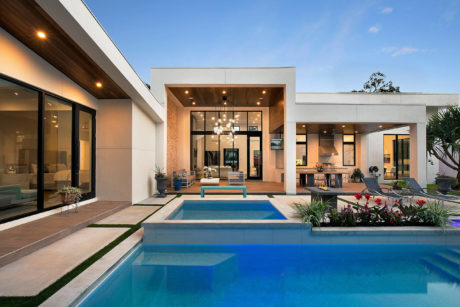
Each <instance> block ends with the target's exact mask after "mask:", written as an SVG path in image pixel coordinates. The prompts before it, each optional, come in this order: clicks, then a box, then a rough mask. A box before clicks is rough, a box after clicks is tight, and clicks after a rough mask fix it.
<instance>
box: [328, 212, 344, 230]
mask: <svg viewBox="0 0 460 307" xmlns="http://www.w3.org/2000/svg"><path fill="white" fill-rule="evenodd" d="M329 224H330V225H331V226H341V225H342V218H341V217H340V215H339V212H338V211H337V210H336V209H331V210H330V211H329Z"/></svg>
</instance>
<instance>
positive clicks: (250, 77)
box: [151, 67, 296, 194]
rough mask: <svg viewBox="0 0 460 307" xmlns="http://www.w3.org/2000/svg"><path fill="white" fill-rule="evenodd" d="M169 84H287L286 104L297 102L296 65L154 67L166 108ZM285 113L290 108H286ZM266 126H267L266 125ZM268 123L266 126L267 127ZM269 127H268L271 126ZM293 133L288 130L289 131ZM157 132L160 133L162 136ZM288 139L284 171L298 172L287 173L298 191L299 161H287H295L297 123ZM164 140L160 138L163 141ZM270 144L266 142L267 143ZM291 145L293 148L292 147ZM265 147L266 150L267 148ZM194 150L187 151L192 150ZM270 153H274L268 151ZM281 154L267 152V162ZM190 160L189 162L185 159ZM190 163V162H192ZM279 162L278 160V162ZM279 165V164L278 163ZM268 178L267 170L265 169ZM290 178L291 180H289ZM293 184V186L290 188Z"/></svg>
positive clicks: (155, 85) (155, 86)
mask: <svg viewBox="0 0 460 307" xmlns="http://www.w3.org/2000/svg"><path fill="white" fill-rule="evenodd" d="M166 85H176V86H186V85H228V86H231V85H278V86H285V95H286V96H285V105H288V104H290V105H294V104H295V68H294V67H281V68H277V67H275V68H269V67H267V68H152V69H151V92H152V94H153V95H154V96H155V97H156V98H157V99H158V101H159V103H160V104H161V105H163V106H164V107H165V108H166V104H167V95H166ZM285 116H287V114H286V110H285ZM291 125H292V123H291ZM265 126H266V125H265ZM265 126H264V129H265ZM267 128H268V127H267ZM289 131H290V132H291V133H287V132H289ZM158 133H159V134H160V135H161V137H163V138H164V139H165V140H164V142H163V146H164V148H166V143H165V142H166V137H165V136H166V135H165V132H160V131H159V132H158ZM158 133H157V135H158ZM287 138H290V139H291V143H292V141H293V145H292V144H291V145H288V144H287V142H285V147H286V149H285V152H290V157H288V156H285V157H284V162H283V164H284V172H285V174H287V172H290V173H291V174H293V175H294V177H293V178H292V176H287V175H285V186H286V193H288V194H295V184H296V182H295V172H296V168H295V163H294V164H293V166H291V165H290V164H287V163H286V161H287V160H288V159H291V160H292V161H295V124H294V127H290V128H286V130H285V140H286V139H287ZM159 141H160V140H159ZM267 141H268V143H265V142H267ZM263 146H265V147H267V146H269V138H265V140H264V144H263ZM288 147H289V148H290V150H288ZM264 150H265V149H264ZM189 152H190V150H189V149H188V150H187V153H189ZM268 155H269V156H270V154H268ZM166 159H167V157H166V156H164V158H161V157H159V156H158V157H157V163H158V164H159V165H162V166H163V167H165V166H166V165H167V163H166ZM277 160H278V157H275V158H270V159H268V160H267V159H266V155H265V152H264V156H263V163H264V164H265V163H267V162H268V161H270V162H274V161H277ZM185 163H186V162H185ZM188 163H189V162H188ZM275 164H278V163H275ZM278 166H279V165H278ZM273 177H275V178H273V179H276V178H281V171H280V172H278V171H276V170H275V175H274V176H273ZM264 178H265V171H264ZM288 181H290V182H288ZM288 187H289V188H288Z"/></svg>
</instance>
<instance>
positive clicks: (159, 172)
mask: <svg viewBox="0 0 460 307" xmlns="http://www.w3.org/2000/svg"><path fill="white" fill-rule="evenodd" d="M155 180H156V182H157V190H158V196H157V197H161V198H164V197H166V194H165V192H166V183H167V182H168V177H166V173H165V172H163V169H162V168H160V167H159V166H158V165H157V166H156V167H155Z"/></svg>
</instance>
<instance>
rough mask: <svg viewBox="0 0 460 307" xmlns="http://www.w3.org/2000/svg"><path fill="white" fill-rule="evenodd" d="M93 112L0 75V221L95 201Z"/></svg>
mask: <svg viewBox="0 0 460 307" xmlns="http://www.w3.org/2000/svg"><path fill="white" fill-rule="evenodd" d="M95 126H96V125H95V111H94V110H92V109H89V108H87V107H84V106H82V105H79V104H77V103H75V102H72V101H69V100H67V99H64V98H62V97H59V96H56V95H53V94H51V93H48V92H45V91H43V90H41V89H38V88H35V87H33V86H30V85H28V84H25V83H23V82H21V81H18V80H15V79H12V78H9V77H7V76H4V75H1V74H0V222H4V221H7V220H12V219H15V218H18V217H22V216H26V215H29V214H33V213H36V212H39V211H42V210H45V209H49V208H53V207H57V206H60V205H61V199H60V197H59V195H57V194H56V192H57V191H59V189H61V188H62V187H63V186H65V185H72V186H77V187H80V188H81V189H82V192H83V199H89V198H92V197H95V147H94V145H95Z"/></svg>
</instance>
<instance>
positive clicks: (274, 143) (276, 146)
mask: <svg viewBox="0 0 460 307" xmlns="http://www.w3.org/2000/svg"><path fill="white" fill-rule="evenodd" d="M270 148H271V149H272V150H283V139H271V141H270Z"/></svg>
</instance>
